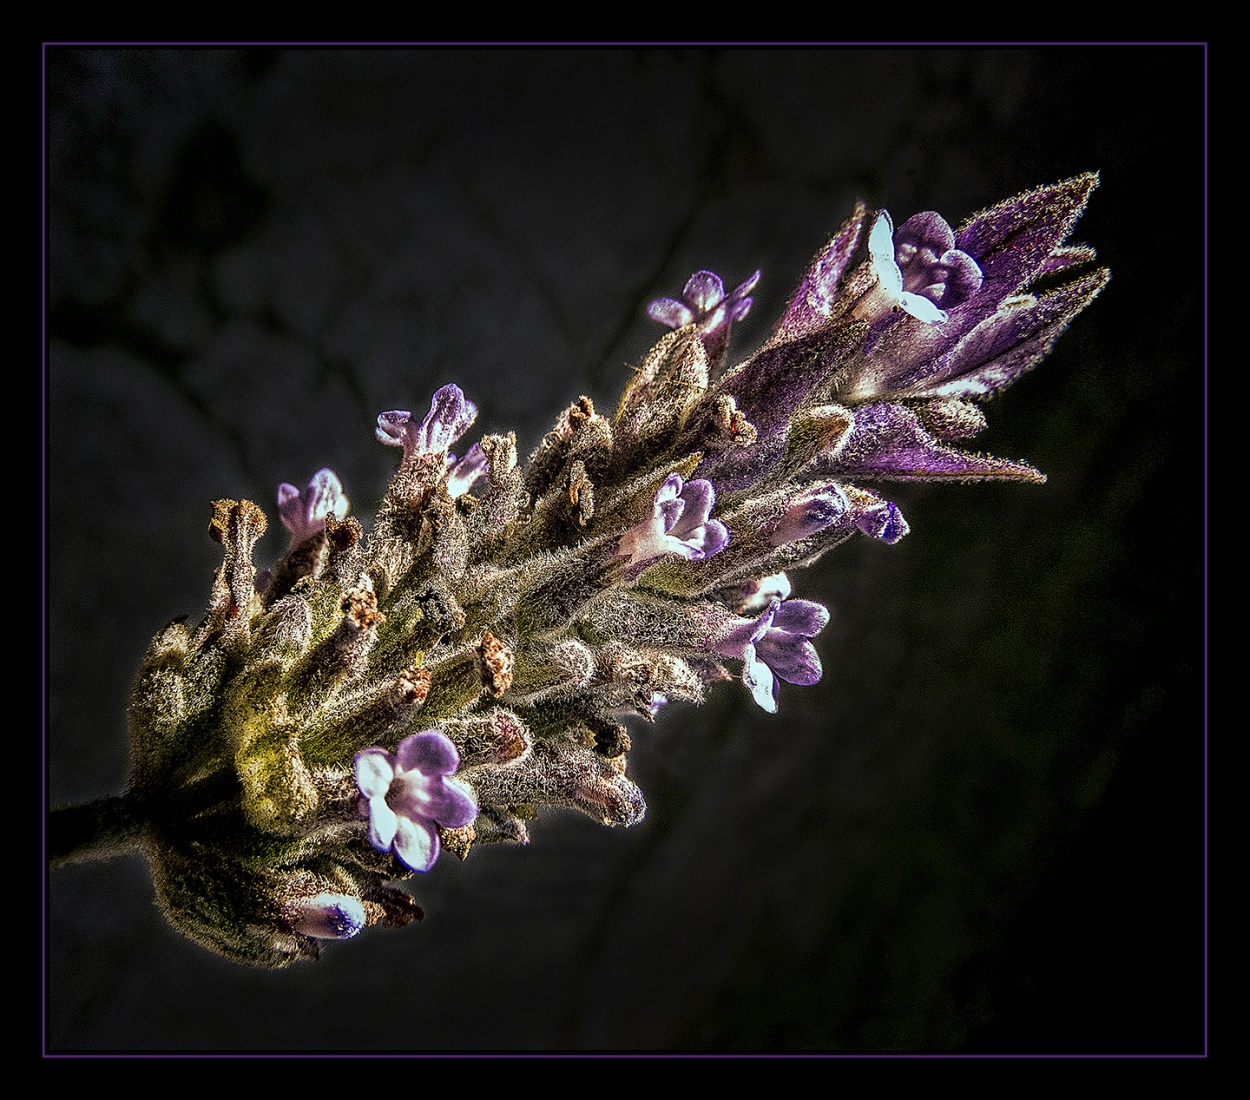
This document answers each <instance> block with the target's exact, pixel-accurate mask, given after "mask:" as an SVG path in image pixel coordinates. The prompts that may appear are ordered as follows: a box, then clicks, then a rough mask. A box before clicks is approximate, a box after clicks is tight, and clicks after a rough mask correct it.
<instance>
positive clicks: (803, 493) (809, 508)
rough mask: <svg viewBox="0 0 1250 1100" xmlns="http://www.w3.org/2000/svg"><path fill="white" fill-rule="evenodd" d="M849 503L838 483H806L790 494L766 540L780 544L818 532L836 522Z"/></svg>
mask: <svg viewBox="0 0 1250 1100" xmlns="http://www.w3.org/2000/svg"><path fill="white" fill-rule="evenodd" d="M850 506H851V505H850V502H849V501H848V500H847V499H846V493H844V492H843V491H842V487H841V486H840V485H838V484H836V483H829V484H820V483H817V484H814V485H808V486H806V487H804V488H803V489H801V490H800V491H799V492H797V493H796V494H795V495H794V498H793V499H792V500H791V501H790V503H789V505H787V507H786V510H785V511H784V512H783V513H782V514H781V522H780V523H779V524H777V528H776V530H775V531H773V533H772V535H770V536H769V540H768V541H769V542H771V543H772V544H773V546H784V545H786V543H790V542H798V541H799V539H805V538H808V537H809V536H811V535H815V534H818V533H819V532H821V531H823V530H824V529H825V528H826V527H832V526H833V525H834V524H835V523H837V522H838V521H839V520H840V519H841V518H842V517H843V516H844V515H845V514H846V511H847V509H848V508H850Z"/></svg>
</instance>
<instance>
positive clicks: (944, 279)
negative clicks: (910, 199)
mask: <svg viewBox="0 0 1250 1100" xmlns="http://www.w3.org/2000/svg"><path fill="white" fill-rule="evenodd" d="M894 258H895V260H896V261H897V262H898V266H899V268H900V269H901V270H902V273H903V290H904V291H906V292H908V293H911V294H919V295H921V296H922V297H925V298H928V299H929V300H930V301H931V302H932V303H933V304H934V305H936V306H937V307H938V308H939V309H943V310H946V309H954V308H955V307H956V306H959V305H963V303H964V302H966V301H967V300H968V299H969V298H971V297H972V296H973V295H974V294H975V293H976V292H977V291H978V290H980V289H981V283H982V282H983V281H984V276H983V275H982V274H981V268H980V267H979V266H977V262H976V260H974V259H973V258H972V257H971V256H969V255H968V253H966V252H961V251H960V250H959V249H958V248H956V247H955V234H954V233H953V232H952V231H951V227H950V226H949V225H948V224H947V223H946V219H945V218H943V217H942V215H941V214H937V213H934V212H933V211H932V210H928V211H926V212H925V213H923V214H914V215H912V217H910V218H908V219H907V220H906V221H905V222H903V224H902V225H900V226H899V227H898V229H897V231H896V232H895V234H894Z"/></svg>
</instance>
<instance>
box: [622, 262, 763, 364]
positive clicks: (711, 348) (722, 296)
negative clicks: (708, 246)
mask: <svg viewBox="0 0 1250 1100" xmlns="http://www.w3.org/2000/svg"><path fill="white" fill-rule="evenodd" d="M759 281H760V273H759V272H758V271H757V272H756V273H755V274H754V275H752V276H751V277H750V278H749V279H747V281H746V282H744V283H741V284H740V285H739V286H737V287H735V288H734V289H733V290H731V291H730V292H729V293H728V294H726V293H725V284H724V282H723V281H722V280H721V277H720V276H719V275H717V274H715V273H714V272H711V271H696V272H695V273H694V274H693V275H691V276H690V278H689V279H688V280H687V281H686V287H685V289H684V290H683V291H682V292H681V298H680V299H677V298H656V299H655V300H654V301H653V302H652V303H651V304H650V305H649V306H647V313H648V315H649V316H650V317H651V319H652V320H653V321H659V322H660V324H662V325H668V327H669V328H673V329H677V328H685V327H686V326H687V325H697V326H698V330H699V338H700V339H701V340H702V341H703V346H704V348H705V349H706V351H707V357H708V362H709V363H710V364H713V365H715V364H717V363H718V362H719V361H720V360H721V359H722V358H723V356H724V354H725V350H726V348H727V347H728V345H729V327H730V326H731V325H732V324H733V323H734V322H735V321H741V320H742V318H743V317H745V316H746V315H747V311H748V310H749V309H750V308H751V304H752V302H754V301H755V299H754V298H752V297H751V291H752V290H754V289H755V284H756V283H758V282H759Z"/></svg>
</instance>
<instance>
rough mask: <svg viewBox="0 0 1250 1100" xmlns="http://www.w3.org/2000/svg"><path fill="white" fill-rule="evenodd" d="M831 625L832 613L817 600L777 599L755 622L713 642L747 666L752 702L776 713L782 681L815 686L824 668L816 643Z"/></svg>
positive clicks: (725, 654)
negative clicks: (817, 637)
mask: <svg viewBox="0 0 1250 1100" xmlns="http://www.w3.org/2000/svg"><path fill="white" fill-rule="evenodd" d="M828 625H829V609H828V608H826V607H825V606H824V605H823V604H818V603H816V602H815V601H813V600H785V601H784V602H783V601H782V600H779V599H775V600H773V601H772V602H771V603H770V604H769V605H768V607H767V608H766V609H765V610H764V612H763V613H762V614H761V615H759V617H758V618H755V619H743V620H742V621H741V622H740V623H739V624H738V625H737V626H735V627H734V628H733V629H732V630H731V631H730V632H729V633H728V634H727V635H725V636H724V637H722V638H721V639H720V640H718V641H715V642H713V643H712V648H713V651H714V652H716V653H719V654H720V655H721V656H723V657H736V658H738V659H739V660H740V661H741V662H742V682H743V683H744V684H745V685H746V686H747V690H748V691H750V692H751V696H752V698H754V699H755V701H756V702H757V703H758V704H759V705H760V706H761V707H763V708H764V710H766V711H768V713H769V714H776V713H777V694H778V689H779V687H780V685H779V683H778V680H785V682H786V683H787V684H802V685H808V684H815V683H819V682H820V677H821V676H822V675H823V672H824V670H823V669H822V668H821V666H820V657H819V656H818V655H817V653H816V647H815V646H813V645H812V643H811V639H812V638H814V637H815V636H816V635H817V634H819V633H820V632H821V631H822V630H824V629H825V627H826V626H828Z"/></svg>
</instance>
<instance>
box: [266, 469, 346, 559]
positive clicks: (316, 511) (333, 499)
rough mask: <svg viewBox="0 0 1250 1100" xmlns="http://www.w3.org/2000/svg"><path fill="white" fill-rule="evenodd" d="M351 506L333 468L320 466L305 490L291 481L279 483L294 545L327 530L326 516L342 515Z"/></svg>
mask: <svg viewBox="0 0 1250 1100" xmlns="http://www.w3.org/2000/svg"><path fill="white" fill-rule="evenodd" d="M347 509H348V500H347V497H346V496H344V495H343V485H342V483H341V482H340V481H339V479H338V476H337V475H336V474H335V472H334V471H333V470H329V469H325V470H318V471H317V472H316V473H315V474H313V476H312V480H311V481H309V483H308V488H306V489H305V490H304V491H303V492H302V493H301V492H300V491H299V490H298V489H297V488H296V487H295V486H294V485H290V484H288V483H287V482H283V483H282V484H281V485H279V486H278V514H279V515H280V516H281V517H282V524H283V526H284V527H286V529H287V530H288V531H290V532H291V545H292V546H297V545H298V544H299V543H301V542H304V541H306V540H307V539H310V538H312V537H313V536H314V535H317V534H320V533H321V532H322V531H324V530H325V528H326V516H328V515H333V516H334V518H335V519H342V518H343V517H344V516H346V515H347Z"/></svg>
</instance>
